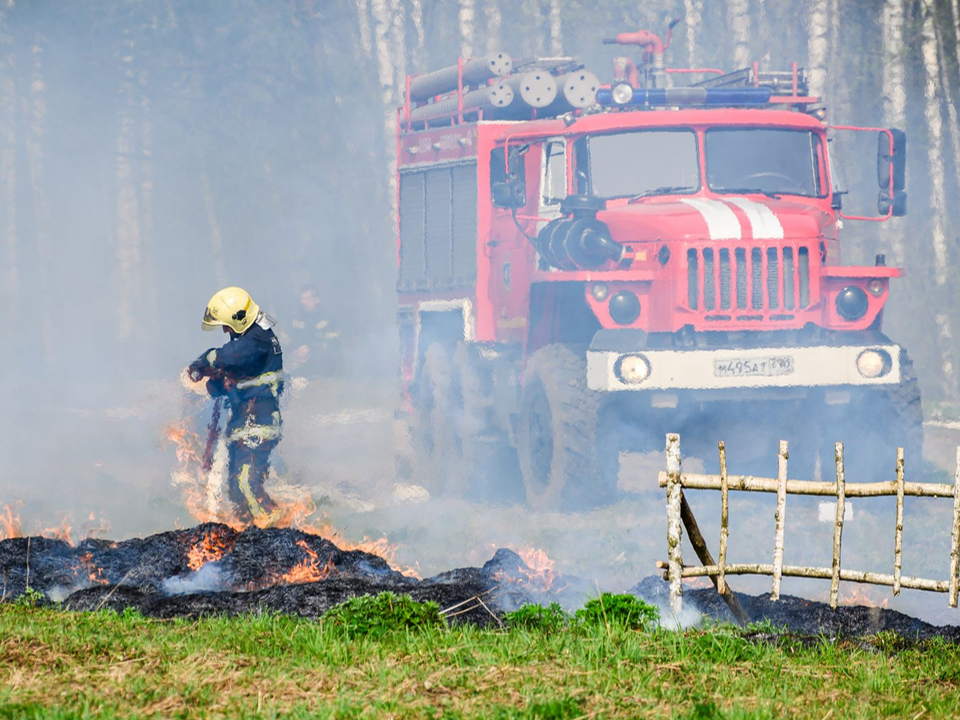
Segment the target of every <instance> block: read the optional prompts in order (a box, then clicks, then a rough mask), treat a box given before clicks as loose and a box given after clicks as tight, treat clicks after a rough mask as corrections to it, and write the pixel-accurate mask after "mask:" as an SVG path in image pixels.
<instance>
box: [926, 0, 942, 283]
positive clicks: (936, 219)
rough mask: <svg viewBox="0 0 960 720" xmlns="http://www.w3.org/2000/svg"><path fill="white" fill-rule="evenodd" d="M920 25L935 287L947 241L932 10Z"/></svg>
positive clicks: (937, 74) (937, 72)
mask: <svg viewBox="0 0 960 720" xmlns="http://www.w3.org/2000/svg"><path fill="white" fill-rule="evenodd" d="M927 11H928V12H926V13H925V17H924V21H923V30H922V37H923V50H922V57H923V67H924V71H925V78H924V80H925V83H924V98H925V100H926V105H925V109H924V117H925V119H926V122H927V132H928V137H927V140H928V143H927V174H928V176H929V177H930V181H931V185H930V211H931V213H932V218H931V219H932V221H933V222H932V223H931V228H930V230H931V241H932V242H933V254H934V259H935V263H936V267H935V277H936V281H937V285H943V284H944V283H946V282H947V274H948V268H947V238H946V229H945V227H944V215H945V214H946V197H945V195H944V189H943V175H944V167H943V118H942V115H941V110H940V92H941V88H940V68H939V62H938V55H937V37H936V30H935V28H934V23H933V12H932V8H929V7H928V8H927Z"/></svg>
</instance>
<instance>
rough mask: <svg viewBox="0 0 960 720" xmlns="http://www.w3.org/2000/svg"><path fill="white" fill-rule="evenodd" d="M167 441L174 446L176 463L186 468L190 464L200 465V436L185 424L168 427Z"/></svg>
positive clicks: (201, 460) (201, 459)
mask: <svg viewBox="0 0 960 720" xmlns="http://www.w3.org/2000/svg"><path fill="white" fill-rule="evenodd" d="M166 436H167V440H168V441H169V442H171V443H173V444H174V446H175V447H176V452H177V462H179V463H180V464H181V465H184V466H187V465H190V464H192V463H202V462H203V458H202V456H201V455H200V447H201V444H200V436H199V435H197V433H195V432H193V431H192V430H190V429H189V428H187V427H186V425H185V424H183V423H181V424H179V425H178V424H172V425H168V426H167V429H166Z"/></svg>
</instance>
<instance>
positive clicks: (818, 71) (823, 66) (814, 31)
mask: <svg viewBox="0 0 960 720" xmlns="http://www.w3.org/2000/svg"><path fill="white" fill-rule="evenodd" d="M808 7H809V14H808V16H807V37H808V40H807V57H808V64H807V82H808V83H809V85H810V94H811V95H817V96H822V95H823V93H824V88H825V86H826V77H827V53H828V43H827V39H828V33H829V30H830V26H829V19H828V0H812V1H811V2H810V3H809V6H808Z"/></svg>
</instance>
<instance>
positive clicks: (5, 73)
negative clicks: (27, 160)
mask: <svg viewBox="0 0 960 720" xmlns="http://www.w3.org/2000/svg"><path fill="white" fill-rule="evenodd" d="M15 72H16V59H15V54H14V48H13V40H12V38H11V36H10V35H8V33H7V27H6V17H5V13H4V11H3V10H2V9H0V142H2V148H3V149H2V151H0V203H2V207H3V212H4V221H3V224H2V228H0V232H2V233H3V236H4V237H3V245H4V248H5V250H6V262H5V263H4V265H5V267H4V270H3V273H2V275H0V277H3V278H4V282H3V287H4V292H3V298H2V299H3V302H4V307H5V308H6V311H5V314H6V316H7V317H8V318H11V319H12V320H13V321H14V322H18V321H17V320H16V319H17V318H19V317H20V313H19V305H20V302H19V301H20V274H19V270H18V267H19V266H18V257H17V87H16V83H15V82H14V73H15Z"/></svg>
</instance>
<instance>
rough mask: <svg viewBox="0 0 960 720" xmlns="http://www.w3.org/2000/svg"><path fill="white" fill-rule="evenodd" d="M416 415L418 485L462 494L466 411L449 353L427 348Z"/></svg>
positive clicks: (438, 491)
mask: <svg viewBox="0 0 960 720" xmlns="http://www.w3.org/2000/svg"><path fill="white" fill-rule="evenodd" d="M416 387H417V392H416V398H415V407H416V412H415V413H414V427H413V448H414V467H415V470H414V478H413V479H414V482H418V483H421V484H423V485H424V486H425V487H426V488H427V489H428V490H430V492H431V493H435V494H438V495H442V494H448V495H449V494H456V493H458V492H462V486H463V484H464V479H463V472H462V470H463V469H462V467H461V463H460V451H459V448H458V443H459V438H458V435H457V419H458V417H459V416H460V414H461V411H462V403H461V400H460V396H459V390H458V388H457V387H456V383H455V382H454V371H453V364H452V362H451V359H450V354H449V351H448V350H447V348H446V347H444V346H443V345H441V344H440V343H434V344H432V345H430V347H428V348H427V351H426V353H425V354H424V358H423V366H422V367H421V368H420V374H419V378H418V379H417V386H416Z"/></svg>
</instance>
